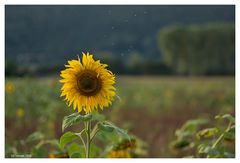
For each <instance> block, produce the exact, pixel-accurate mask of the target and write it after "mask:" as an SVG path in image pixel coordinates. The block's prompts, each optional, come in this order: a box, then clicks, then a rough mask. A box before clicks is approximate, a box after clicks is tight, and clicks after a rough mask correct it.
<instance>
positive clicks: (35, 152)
mask: <svg viewBox="0 0 240 163" xmlns="http://www.w3.org/2000/svg"><path fill="white" fill-rule="evenodd" d="M31 155H32V157H33V158H43V157H46V156H47V151H46V150H45V149H44V148H42V147H41V148H36V147H33V148H32V151H31Z"/></svg>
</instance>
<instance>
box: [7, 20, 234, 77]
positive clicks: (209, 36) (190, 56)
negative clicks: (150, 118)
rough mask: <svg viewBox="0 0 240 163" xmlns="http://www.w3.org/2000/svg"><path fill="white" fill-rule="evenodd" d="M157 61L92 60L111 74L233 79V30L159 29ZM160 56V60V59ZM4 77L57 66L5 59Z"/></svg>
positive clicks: (106, 55)
mask: <svg viewBox="0 0 240 163" xmlns="http://www.w3.org/2000/svg"><path fill="white" fill-rule="evenodd" d="M157 39H158V42H157V44H158V47H159V50H160V51H159V58H156V59H152V58H147V57H144V56H147V55H144V54H142V53H141V52H138V51H132V52H131V53H129V54H127V55H120V56H119V55H114V54H113V53H111V52H99V53H97V54H95V56H94V58H97V59H100V60H101V61H102V62H103V63H106V64H108V65H109V69H111V70H112V71H113V72H114V73H115V74H131V75H158V74H162V75H233V74H234V73H235V26H234V24H229V23H217V24H206V25H188V26H187V25H185V26H183V25H174V26H167V27H165V28H161V29H160V31H159V33H158V35H157ZM160 52H161V56H160ZM5 67H6V69H5V73H6V76H26V75H28V76H38V75H50V74H57V73H59V71H60V70H62V69H63V68H64V65H62V64H61V65H60V64H54V65H51V64H48V66H46V65H28V66H27V67H26V66H22V65H21V64H20V63H17V62H16V60H15V59H14V58H6V64H5Z"/></svg>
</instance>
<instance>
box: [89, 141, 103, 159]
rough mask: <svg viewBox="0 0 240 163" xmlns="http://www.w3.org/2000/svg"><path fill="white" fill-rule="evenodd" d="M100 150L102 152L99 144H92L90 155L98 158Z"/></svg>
mask: <svg viewBox="0 0 240 163" xmlns="http://www.w3.org/2000/svg"><path fill="white" fill-rule="evenodd" d="M100 152H101V149H100V148H99V147H98V146H96V145H95V144H91V146H90V157H91V158H96V157H97V156H98V154H99V153H100Z"/></svg>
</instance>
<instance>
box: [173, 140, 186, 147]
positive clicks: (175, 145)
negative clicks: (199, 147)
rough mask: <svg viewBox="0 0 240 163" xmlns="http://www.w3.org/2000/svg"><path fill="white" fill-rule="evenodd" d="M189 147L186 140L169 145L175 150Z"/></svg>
mask: <svg viewBox="0 0 240 163" xmlns="http://www.w3.org/2000/svg"><path fill="white" fill-rule="evenodd" d="M189 145H190V142H189V141H187V140H177V141H174V142H173V143H172V144H171V146H172V147H173V148H175V149H182V148H185V147H188V146H189Z"/></svg>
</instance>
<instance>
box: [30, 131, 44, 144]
mask: <svg viewBox="0 0 240 163" xmlns="http://www.w3.org/2000/svg"><path fill="white" fill-rule="evenodd" d="M43 138H44V135H43V134H42V133H41V132H34V133H32V134H31V135H29V136H28V137H27V139H26V142H33V141H37V140H42V139H43Z"/></svg>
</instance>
